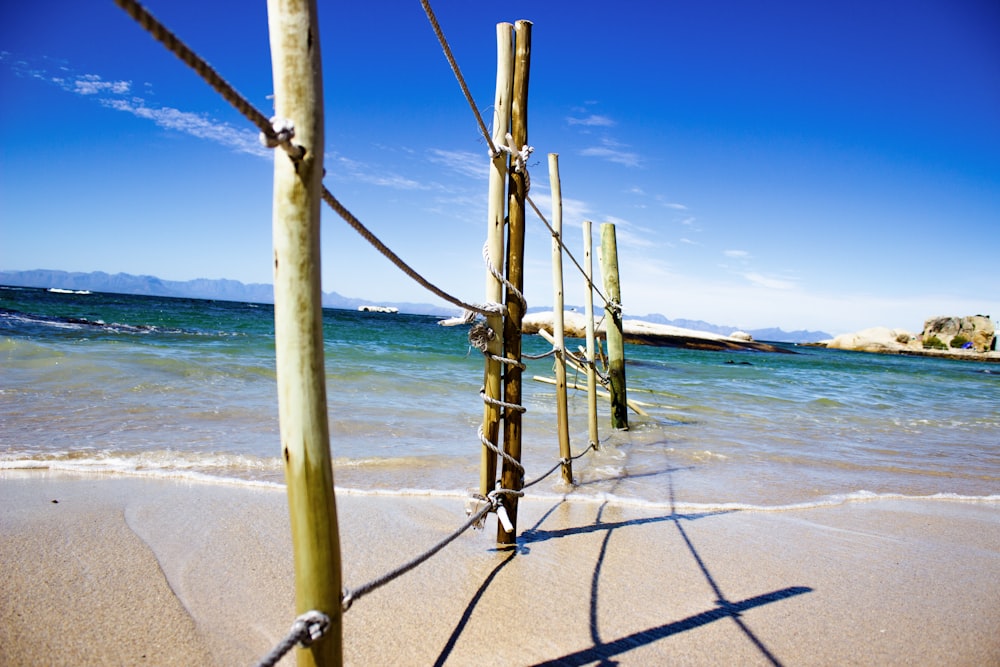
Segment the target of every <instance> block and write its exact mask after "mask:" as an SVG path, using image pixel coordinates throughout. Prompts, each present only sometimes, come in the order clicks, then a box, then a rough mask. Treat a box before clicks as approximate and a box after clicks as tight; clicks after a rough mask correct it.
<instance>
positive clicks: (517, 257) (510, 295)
mask: <svg viewBox="0 0 1000 667" xmlns="http://www.w3.org/2000/svg"><path fill="white" fill-rule="evenodd" d="M530 63H531V22H530V21H517V22H516V23H515V24H514V91H513V93H514V94H513V98H512V105H511V126H510V134H511V137H512V139H513V144H514V146H516V147H518V148H520V147H522V146H526V145H527V144H528V68H529V65H530ZM525 171H526V169H522V170H520V171H518V170H513V171H511V173H510V180H509V187H508V195H507V199H508V203H507V219H508V222H507V281H508V282H509V283H510V284H511V285H513V287H514V288H515V289H516V290H517V293H515V292H514V291H513V290H511V288H510V286H508V287H507V295H506V303H507V319H506V320H505V321H504V356H506V357H507V358H508V359H513V360H515V361H518V362H520V360H521V320H522V319H523V317H524V305H523V303H522V302H521V300H520V297H519V294H520V292H521V290H523V289H524V218H525V215H524V213H525V211H524V199H525V197H526V196H527V181H526V174H525ZM503 385H504V402H506V403H513V404H515V405H520V404H521V369H520V368H519V367H518V366H513V365H512V366H508V368H507V370H506V372H505V373H504V383H503ZM504 410H505V414H504V451H505V452H506V453H507V454H508V455H510V456H511V457H512V458H514V459H515V460H517V461H520V460H521V413H520V412H519V411H518V410H516V409H513V408H504ZM523 477H524V476H523V474H522V472H521V469H520V468H518V467H515V466H514V465H513V464H511V463H510V462H509V461H507V460H506V459H505V460H504V462H503V474H502V476H501V480H500V484H501V485H502V486H503V488H505V489H512V490H515V491H519V490H520V489H521V486H522V485H523V484H524V479H523ZM503 505H504V507H506V509H507V515H508V516H509V517H510V522H511V528H510V529H509V530H508V529H507V528H506V527H505V526H504V525H503V524H502V523H500V524H498V525H497V543H498V544H500V545H504V546H506V545H513V544H514V543H515V541H516V534H517V498H516V497H514V496H505V497H504V498H503Z"/></svg>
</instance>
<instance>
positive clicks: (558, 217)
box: [549, 153, 573, 484]
mask: <svg viewBox="0 0 1000 667" xmlns="http://www.w3.org/2000/svg"><path fill="white" fill-rule="evenodd" d="M549 188H550V189H551V191H552V309H553V318H552V335H553V336H554V337H555V346H554V347H555V350H556V431H557V434H558V438H559V458H561V459H563V460H565V461H566V463H563V465H562V479H563V481H564V482H566V483H567V484H572V483H573V462H572V460H571V459H570V447H569V410H568V407H567V405H566V401H567V397H566V336H565V333H564V332H565V322H564V321H563V315H564V313H563V310H564V305H563V302H564V299H563V270H562V184H561V183H560V181H559V155H558V154H557V153H549Z"/></svg>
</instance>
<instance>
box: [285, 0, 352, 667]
mask: <svg viewBox="0 0 1000 667" xmlns="http://www.w3.org/2000/svg"><path fill="white" fill-rule="evenodd" d="M267 9H268V28H269V31H270V43H271V64H272V70H273V76H274V107H275V115H276V116H277V117H279V118H285V119H288V120H290V121H291V122H292V124H293V125H294V128H295V136H294V138H293V141H294V142H295V143H296V144H298V145H300V146H302V147H303V148H305V155H304V157H303V158H302V159H301V160H298V161H294V162H293V161H292V160H291V159H290V158H289V156H288V155H287V154H285V153H284V152H282V151H279V152H276V153H275V160H274V203H273V239H274V320H275V322H274V334H275V356H276V365H277V383H278V416H279V419H280V431H281V448H282V455H283V459H284V461H285V481H286V483H287V486H288V509H289V516H290V519H291V530H292V545H293V548H294V552H295V555H294V562H295V605H296V610H297V612H298V613H299V614H302V613H304V612H306V611H310V610H317V611H320V612H323V613H324V614H326V615H327V616H328V617H329V618H330V621H331V627H330V628H329V630H328V632H327V634H326V635H325V636H324V637H323V638H322V639H320V640H318V641H316V642H314V643H313V644H312V645H311V646H310V647H309V648H305V649H299V650H298V661H299V664H300V665H318V666H319V667H327V666H329V665H340V664H341V661H342V622H341V620H342V619H341V606H340V595H341V571H340V539H339V535H338V532H337V511H336V503H335V501H334V491H333V469H332V466H331V457H330V443H329V425H328V423H327V403H326V378H325V375H324V362H323V322H322V317H323V313H322V307H321V296H322V295H321V289H320V244H319V227H320V204H321V201H322V178H323V147H324V144H323V139H324V138H323V113H322V110H323V87H322V71H321V65H320V52H319V43H320V42H319V26H318V20H317V14H316V2H315V0H268V3H267Z"/></svg>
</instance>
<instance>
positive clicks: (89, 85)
mask: <svg viewBox="0 0 1000 667" xmlns="http://www.w3.org/2000/svg"><path fill="white" fill-rule="evenodd" d="M54 81H57V82H59V83H61V84H63V87H64V88H67V90H71V92H74V93H77V94H78V95H98V94H101V93H106V94H110V95H127V94H128V92H129V90H131V89H132V82H131V81H104V80H103V79H101V77H99V76H97V75H96V74H83V75H81V76H78V77H76V78H75V79H71V80H69V81H67V80H65V79H61V78H60V79H54Z"/></svg>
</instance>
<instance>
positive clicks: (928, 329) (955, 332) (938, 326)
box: [921, 315, 996, 352]
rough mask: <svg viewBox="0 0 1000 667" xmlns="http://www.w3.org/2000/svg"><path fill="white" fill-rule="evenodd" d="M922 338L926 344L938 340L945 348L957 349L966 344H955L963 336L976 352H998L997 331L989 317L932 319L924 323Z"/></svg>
mask: <svg viewBox="0 0 1000 667" xmlns="http://www.w3.org/2000/svg"><path fill="white" fill-rule="evenodd" d="M921 336H922V338H923V340H924V342H925V344H927V343H930V342H931V340H932V338H937V340H938V341H940V342H941V343H942V344H944V345H945V346H947V347H956V348H961V347H962V345H963V344H964V343H962V341H958V342H957V343H956V342H955V338H957V337H959V336H961V337H962V339H964V341H965V342H969V343H971V344H972V345H971V347H972V349H974V350H975V351H976V352H988V351H990V350H996V329H995V327H994V326H993V321H992V320H991V319H990V317H989V316H988V315H967V316H965V317H931V318H928V319H927V320H926V321H925V322H924V330H923V332H922V334H921ZM953 343H954V345H953Z"/></svg>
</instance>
